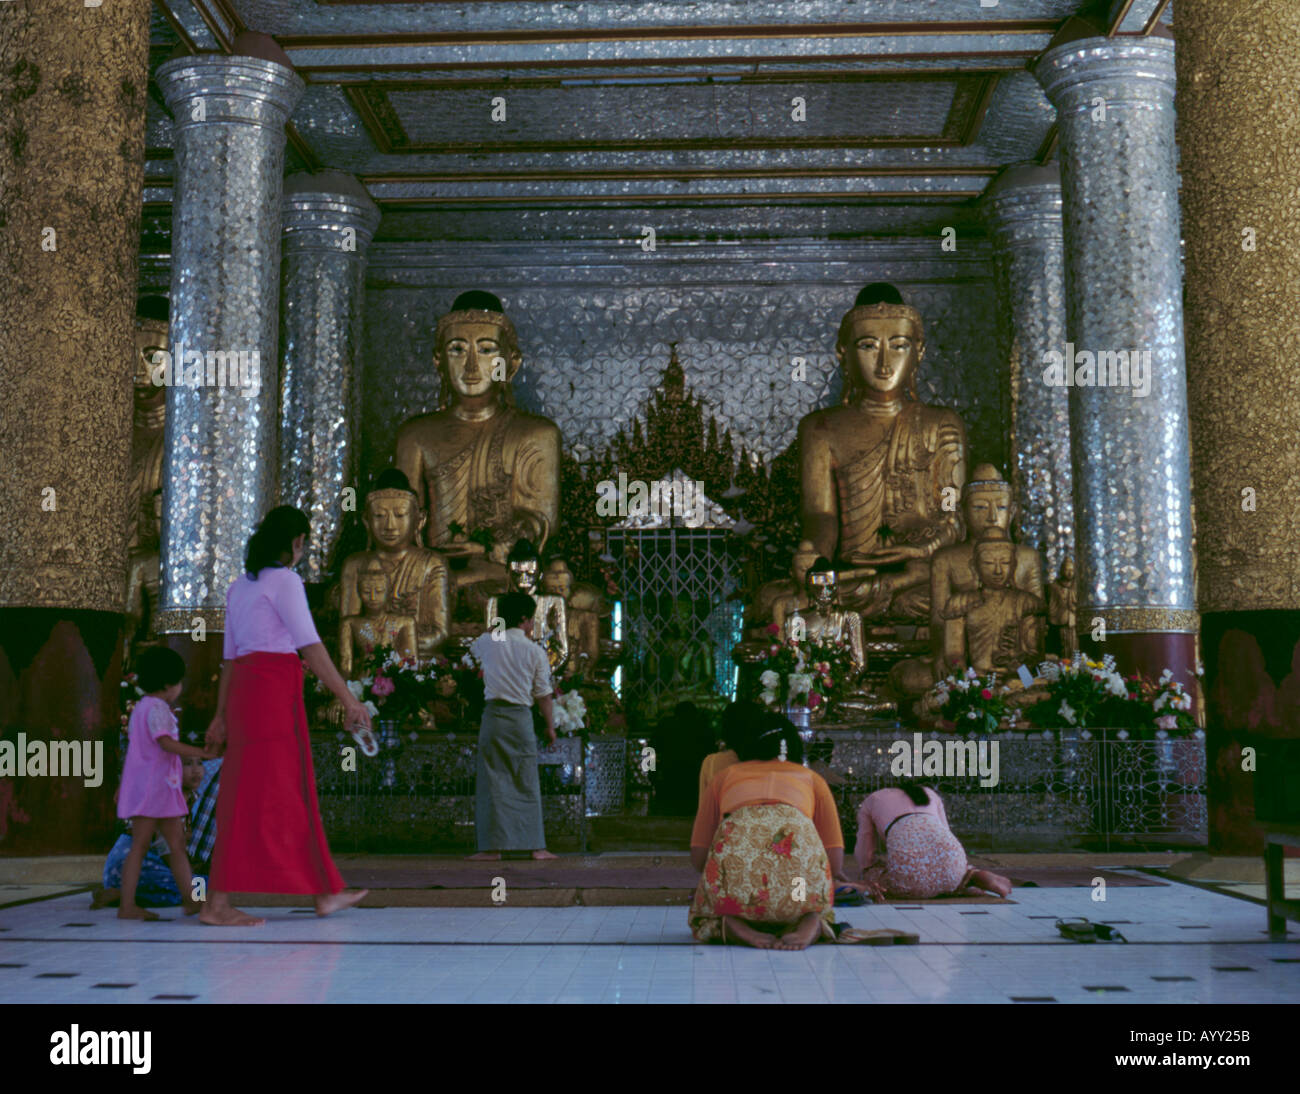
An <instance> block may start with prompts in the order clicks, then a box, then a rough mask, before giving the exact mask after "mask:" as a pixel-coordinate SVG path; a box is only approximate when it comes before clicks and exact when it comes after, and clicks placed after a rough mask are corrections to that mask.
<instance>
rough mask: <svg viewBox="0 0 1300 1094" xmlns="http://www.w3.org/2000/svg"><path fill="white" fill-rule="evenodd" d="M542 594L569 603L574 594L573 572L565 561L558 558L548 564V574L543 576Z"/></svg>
mask: <svg viewBox="0 0 1300 1094" xmlns="http://www.w3.org/2000/svg"><path fill="white" fill-rule="evenodd" d="M542 592H544V593H548V594H549V595H551V596H558V597H559V598H560V599H561V600H563V601H565V602H566V603H567V602H568V599H569V596H570V595H571V594H572V592H573V571H571V570H570V569H569V564H568V563H567V562H565V561H564V559H562V558H557V559H554V560H552V561H551V562H550V563H548V564H547V567H546V572H545V573H544V574H542Z"/></svg>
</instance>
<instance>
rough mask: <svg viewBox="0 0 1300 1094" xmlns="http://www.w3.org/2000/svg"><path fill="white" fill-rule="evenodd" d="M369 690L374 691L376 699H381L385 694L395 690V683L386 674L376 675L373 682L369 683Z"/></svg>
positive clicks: (390, 693)
mask: <svg viewBox="0 0 1300 1094" xmlns="http://www.w3.org/2000/svg"><path fill="white" fill-rule="evenodd" d="M370 690H371V691H373V692H374V693H375V697H376V698H377V699H382V698H383V697H384V696H385V695H392V694H393V692H394V691H396V690H397V685H396V684H394V683H393V682H392V681H391V680H390V679H388V677H387V676H376V677H375V682H374V683H373V684H371V685H370Z"/></svg>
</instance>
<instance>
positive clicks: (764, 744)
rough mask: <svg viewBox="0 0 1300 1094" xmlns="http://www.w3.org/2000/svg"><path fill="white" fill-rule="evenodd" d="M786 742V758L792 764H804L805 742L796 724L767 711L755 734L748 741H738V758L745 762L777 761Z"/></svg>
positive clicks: (782, 716)
mask: <svg viewBox="0 0 1300 1094" xmlns="http://www.w3.org/2000/svg"><path fill="white" fill-rule="evenodd" d="M782 741H784V742H785V758H786V759H787V760H789V761H790V762H791V763H796V764H801V763H803V741H801V740H800V739H799V731H798V730H797V729H795V727H794V723H793V722H792V721H790V719H789V718H787V717H786V716H785V715H784V714H778V713H777V712H776V711H774V710H765V711H763V713H762V715H761V716H760V718H759V721H758V724H757V725H756V726H755V727H754V734H753V736H752V737H750V738H749V739H748V740H744V741H738V742H737V748H736V756H737V757H738V758H739V759H740V760H741V761H742V762H743V761H745V760H775V759H776V758H777V757H778V756H779V755H780V754H781V742H782Z"/></svg>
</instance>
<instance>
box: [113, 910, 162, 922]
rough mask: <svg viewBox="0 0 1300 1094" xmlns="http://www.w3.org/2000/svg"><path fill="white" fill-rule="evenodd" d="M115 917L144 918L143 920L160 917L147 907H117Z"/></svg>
mask: <svg viewBox="0 0 1300 1094" xmlns="http://www.w3.org/2000/svg"><path fill="white" fill-rule="evenodd" d="M117 918H118V919H144V920H149V921H152V920H156V919H158V918H160V917H159V916H157V915H155V914H154V913H153V912H151V911H149V909H148V908H118V910H117Z"/></svg>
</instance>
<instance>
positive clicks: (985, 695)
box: [980, 688, 993, 699]
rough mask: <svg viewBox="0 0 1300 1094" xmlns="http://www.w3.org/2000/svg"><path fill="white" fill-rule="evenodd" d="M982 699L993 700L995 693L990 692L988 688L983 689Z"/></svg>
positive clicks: (981, 691)
mask: <svg viewBox="0 0 1300 1094" xmlns="http://www.w3.org/2000/svg"><path fill="white" fill-rule="evenodd" d="M980 698H981V699H992V698H993V692H991V691H989V689H988V688H981V689H980Z"/></svg>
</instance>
